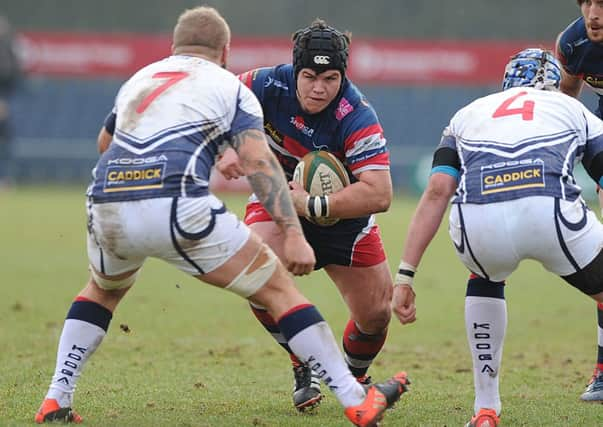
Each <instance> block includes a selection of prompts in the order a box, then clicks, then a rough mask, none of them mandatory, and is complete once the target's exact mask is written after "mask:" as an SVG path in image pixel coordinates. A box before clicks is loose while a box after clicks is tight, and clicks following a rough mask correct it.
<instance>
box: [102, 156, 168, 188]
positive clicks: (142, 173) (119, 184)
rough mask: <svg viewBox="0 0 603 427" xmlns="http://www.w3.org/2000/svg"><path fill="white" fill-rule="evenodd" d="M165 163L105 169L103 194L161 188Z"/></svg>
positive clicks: (116, 166) (118, 166)
mask: <svg viewBox="0 0 603 427" xmlns="http://www.w3.org/2000/svg"><path fill="white" fill-rule="evenodd" d="M164 171H165V163H152V164H147V165H144V166H139V165H130V166H124V165H121V164H120V165H113V166H108V167H107V172H106V174H105V183H104V188H103V192H105V193H115V192H118V191H137V190H138V191H140V190H150V189H153V188H162V187H163V174H164Z"/></svg>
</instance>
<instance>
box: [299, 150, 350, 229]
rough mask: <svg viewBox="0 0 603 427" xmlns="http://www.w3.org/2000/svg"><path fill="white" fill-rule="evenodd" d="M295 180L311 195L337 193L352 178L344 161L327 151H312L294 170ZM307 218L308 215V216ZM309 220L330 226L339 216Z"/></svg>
mask: <svg viewBox="0 0 603 427" xmlns="http://www.w3.org/2000/svg"><path fill="white" fill-rule="evenodd" d="M293 180H294V181H295V182H297V183H299V184H300V185H301V186H302V187H304V189H305V190H306V191H307V192H308V194H310V196H324V195H329V194H332V193H336V192H338V191H339V190H341V189H342V188H344V187H346V186H348V185H350V178H349V176H348V173H347V171H346V168H345V166H344V165H343V163H341V162H340V161H339V159H338V158H337V157H335V156H334V155H333V154H331V153H329V152H327V151H322V150H321V151H310V152H309V153H308V154H306V155H305V156H304V157H302V159H301V160H300V161H299V163H298V164H297V166H296V167H295V171H294V172H293ZM306 218H307V217H306ZM307 219H308V220H309V221H311V222H313V223H315V224H318V225H322V226H329V225H333V224H335V223H337V221H339V218H331V217H319V218H307Z"/></svg>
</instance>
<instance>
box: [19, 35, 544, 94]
mask: <svg viewBox="0 0 603 427" xmlns="http://www.w3.org/2000/svg"><path fill="white" fill-rule="evenodd" d="M18 40H19V54H20V55H21V57H22V59H23V63H24V64H25V68H26V69H27V70H28V71H29V72H30V73H31V74H33V75H49V76H79V77H91V78H96V77H116V78H125V77H127V76H129V75H130V74H132V73H133V72H134V71H136V70H137V69H139V68H140V67H142V66H143V65H145V64H148V63H150V62H153V61H156V60H158V59H160V58H162V57H164V56H167V55H169V53H170V43H171V42H170V36H169V35H148V34H113V33H112V34H101V33H53V32H24V33H21V34H19V39H18ZM551 44H552V43H548V46H547V44H543V43H541V42H528V41H526V42H521V41H512V42H507V41H450V40H384V39H362V38H354V41H353V43H352V47H351V59H350V65H349V72H348V74H349V76H350V77H351V78H352V79H353V80H354V81H356V82H358V83H361V84H418V85H484V84H492V83H494V84H496V83H498V82H499V81H500V79H501V70H502V69H503V67H504V65H505V63H506V62H507V61H508V58H509V57H510V56H511V55H512V54H513V53H515V52H517V51H519V50H521V49H524V48H526V47H529V46H546V47H550V45H551ZM290 60H291V42H290V41H289V40H288V38H286V37H283V38H258V37H245V38H242V37H234V38H233V41H232V47H231V55H230V63H229V68H230V69H231V70H232V71H233V72H235V73H240V72H242V71H246V70H249V69H252V68H257V67H262V66H270V65H275V64H279V63H286V62H289V61H290Z"/></svg>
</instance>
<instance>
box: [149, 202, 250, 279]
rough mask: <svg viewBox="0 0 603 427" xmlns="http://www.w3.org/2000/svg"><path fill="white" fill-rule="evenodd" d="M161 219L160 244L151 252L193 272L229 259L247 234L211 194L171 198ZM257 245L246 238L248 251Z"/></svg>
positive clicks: (202, 271)
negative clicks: (162, 225) (167, 214)
mask: <svg viewBox="0 0 603 427" xmlns="http://www.w3.org/2000/svg"><path fill="white" fill-rule="evenodd" d="M164 223H165V224H166V226H164V227H163V236H162V239H161V240H162V243H163V244H162V246H161V248H158V249H157V250H156V251H155V253H153V255H152V256H155V257H157V258H160V259H162V260H164V261H166V262H168V263H170V264H171V265H173V266H175V267H176V268H178V269H180V270H182V271H184V272H185V273H188V274H191V275H193V276H199V275H205V274H207V273H210V272H212V271H215V270H216V269H218V268H219V267H221V266H222V265H223V264H225V263H227V262H228V261H230V260H231V259H232V258H233V257H234V256H235V254H237V253H238V252H239V251H240V250H241V249H242V248H243V247H245V245H246V244H247V243H248V242H249V237H250V230H249V228H248V227H247V226H246V225H245V224H244V223H243V222H242V221H241V220H239V219H238V218H237V216H236V215H235V214H234V213H232V212H230V211H229V210H227V209H226V207H225V206H224V204H223V202H222V201H221V200H219V199H218V198H217V197H215V196H213V195H210V196H207V197H201V198H176V199H174V200H173V201H172V203H171V206H170V215H169V219H168V220H167V222H165V221H164ZM157 243H159V242H157ZM258 245H259V242H258V243H256V241H255V240H254V241H251V242H249V247H250V249H249V251H253V250H255V251H256V252H257V246H258ZM245 253H246V252H245ZM244 261H245V260H243V261H241V262H244Z"/></svg>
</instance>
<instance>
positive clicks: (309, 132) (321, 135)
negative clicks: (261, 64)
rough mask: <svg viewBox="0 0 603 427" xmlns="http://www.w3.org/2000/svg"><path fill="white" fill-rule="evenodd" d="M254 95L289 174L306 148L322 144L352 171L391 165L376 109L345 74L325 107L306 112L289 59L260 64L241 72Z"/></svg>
mask: <svg viewBox="0 0 603 427" xmlns="http://www.w3.org/2000/svg"><path fill="white" fill-rule="evenodd" d="M239 78H240V79H241V81H242V82H243V83H244V84H245V85H247V86H248V87H249V88H250V89H251V90H252V91H253V93H255V95H256V96H257V97H258V99H259V101H260V104H261V105H262V110H263V112H264V129H265V131H266V133H267V134H268V135H269V136H270V137H271V138H269V143H270V146H271V148H272V150H273V151H274V153H275V154H276V156H277V157H278V159H279V161H280V163H281V164H282V166H283V169H284V170H285V174H286V175H287V177H288V178H289V179H291V177H292V175H293V170H294V169H295V166H296V165H297V163H298V161H299V159H301V158H302V157H303V156H304V155H305V154H306V153H308V152H309V151H314V150H326V151H329V152H331V153H333V154H334V155H335V156H337V157H338V158H339V159H340V160H341V161H342V162H343V163H344V164H345V165H346V167H347V168H348V171H349V172H350V173H351V179H352V181H355V180H356V179H355V178H354V176H355V175H356V176H357V175H358V174H360V173H361V172H363V171H366V170H389V164H390V162H389V152H388V148H387V145H386V139H385V137H384V135H383V128H382V127H381V124H380V123H379V119H378V118H377V114H376V113H375V110H374V109H373V108H372V107H371V105H370V104H369V103H368V101H367V100H366V98H365V97H364V95H362V93H361V92H360V91H359V90H358V88H357V87H356V86H355V85H354V84H353V83H351V82H350V81H349V80H348V79H347V78H345V79H344V80H343V83H342V88H341V90H340V91H339V94H338V95H337V96H336V97H335V99H334V100H333V101H332V102H331V103H330V104H329V105H328V106H327V108H326V109H324V110H323V111H321V112H320V113H317V114H308V113H306V112H304V111H303V110H302V107H301V105H300V103H299V101H298V99H297V96H296V83H295V75H294V72H293V67H292V65H290V64H287V65H277V66H275V67H269V68H259V69H255V70H251V71H247V72H245V73H242V74H241V75H239Z"/></svg>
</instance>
